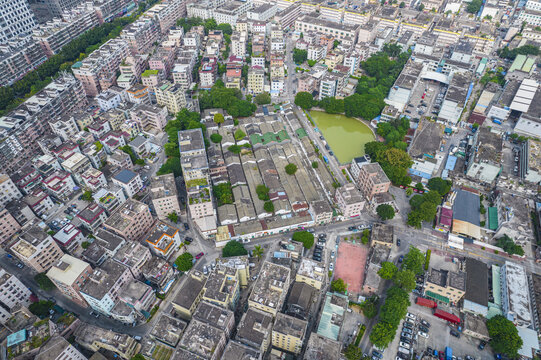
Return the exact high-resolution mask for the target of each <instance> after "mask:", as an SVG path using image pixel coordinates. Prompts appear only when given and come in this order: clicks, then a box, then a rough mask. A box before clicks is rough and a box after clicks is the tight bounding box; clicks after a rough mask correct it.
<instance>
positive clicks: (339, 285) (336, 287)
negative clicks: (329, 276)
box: [331, 278, 348, 294]
mask: <svg viewBox="0 0 541 360" xmlns="http://www.w3.org/2000/svg"><path fill="white" fill-rule="evenodd" d="M347 289H348V286H347V284H346V283H345V282H344V280H342V279H340V278H338V279H336V280H333V281H332V282H331V290H332V291H333V292H337V293H341V294H345V292H346V291H347Z"/></svg>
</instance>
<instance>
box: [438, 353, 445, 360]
mask: <svg viewBox="0 0 541 360" xmlns="http://www.w3.org/2000/svg"><path fill="white" fill-rule="evenodd" d="M438 355H439V358H440V360H445V354H444V353H443V351H440V352H439V353H438Z"/></svg>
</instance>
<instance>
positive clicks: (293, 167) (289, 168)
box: [285, 164, 297, 175]
mask: <svg viewBox="0 0 541 360" xmlns="http://www.w3.org/2000/svg"><path fill="white" fill-rule="evenodd" d="M285 169H286V173H287V174H288V175H294V174H295V173H296V172H297V165H295V164H287V165H286V168H285Z"/></svg>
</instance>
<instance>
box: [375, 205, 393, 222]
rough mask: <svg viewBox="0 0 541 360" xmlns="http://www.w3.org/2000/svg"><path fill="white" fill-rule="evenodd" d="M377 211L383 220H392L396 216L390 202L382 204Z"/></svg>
mask: <svg viewBox="0 0 541 360" xmlns="http://www.w3.org/2000/svg"><path fill="white" fill-rule="evenodd" d="M376 213H377V214H378V216H379V217H380V218H381V220H390V219H392V218H394V214H395V212H394V208H393V207H392V206H391V205H389V204H381V205H379V206H378V207H377V208H376Z"/></svg>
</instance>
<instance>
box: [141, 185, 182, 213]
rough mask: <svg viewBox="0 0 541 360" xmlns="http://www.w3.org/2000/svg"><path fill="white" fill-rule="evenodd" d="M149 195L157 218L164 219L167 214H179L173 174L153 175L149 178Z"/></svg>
mask: <svg viewBox="0 0 541 360" xmlns="http://www.w3.org/2000/svg"><path fill="white" fill-rule="evenodd" d="M149 188H150V197H151V198H152V205H153V206H154V211H155V212H156V216H157V217H158V219H162V220H165V219H166V218H167V215H169V214H171V213H175V214H177V215H180V204H179V201H178V192H177V186H176V184H175V177H174V175H173V174H165V175H160V176H155V177H153V178H152V179H151V180H150V186H149Z"/></svg>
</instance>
